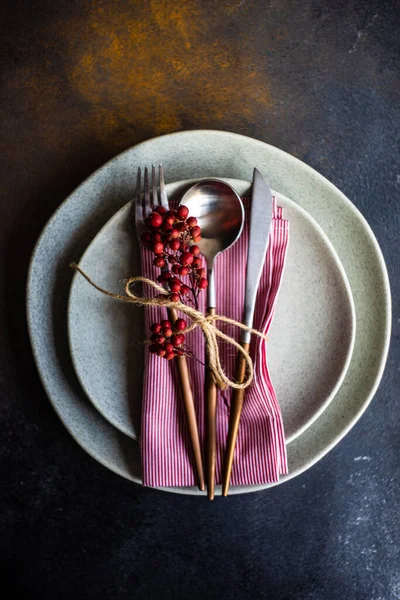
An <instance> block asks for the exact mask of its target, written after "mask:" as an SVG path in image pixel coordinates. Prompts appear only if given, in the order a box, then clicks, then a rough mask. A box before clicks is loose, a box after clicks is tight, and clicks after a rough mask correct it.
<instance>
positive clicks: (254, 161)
mask: <svg viewBox="0 0 400 600" xmlns="http://www.w3.org/2000/svg"><path fill="white" fill-rule="evenodd" d="M154 162H162V163H163V164H164V168H165V172H166V176H167V182H168V181H181V180H184V179H189V178H190V177H195V178H201V177H207V176H210V175H213V176H214V177H229V178H235V179H242V180H248V179H249V178H250V177H251V175H252V172H253V168H254V167H257V168H258V169H259V170H260V172H261V173H262V175H263V176H264V177H265V178H266V180H267V181H268V182H269V183H270V185H271V187H272V188H274V189H276V190H279V191H280V192H282V194H285V195H286V196H288V197H289V198H292V199H293V200H294V201H295V202H296V204H299V205H300V206H301V207H302V208H304V209H305V210H307V212H308V213H309V214H310V215H312V217H313V218H314V219H315V220H316V221H317V223H318V224H319V225H320V226H321V227H322V229H323V230H324V232H325V233H326V235H327V236H328V237H329V239H330V241H331V242H332V245H333V247H334V248H335V250H336V252H337V254H338V256H339V258H340V260H341V262H342V264H343V266H344V269H345V271H346V275H347V277H348V279H349V282H350V286H351V291H352V294H353V299H354V304H355V308H356V315H357V330H356V339H355V343H354V350H353V354H352V357H351V362H350V366H349V369H348V371H347V375H346V378H345V380H344V382H343V384H342V385H341V386H340V388H339V390H338V391H337V393H336V395H335V397H334V398H333V400H332V402H330V404H329V406H327V407H326V409H325V410H324V411H323V412H322V414H321V415H320V416H319V418H318V419H315V421H314V423H312V425H311V426H310V427H308V428H307V429H306V430H305V431H304V432H303V433H302V434H301V435H299V436H298V437H297V438H296V439H295V440H294V441H293V442H292V443H291V444H289V446H288V461H289V474H288V475H286V476H284V477H282V478H281V480H280V482H279V483H284V482H285V481H288V480H289V479H291V478H293V477H296V476H298V475H299V474H300V473H302V472H304V471H305V470H306V469H308V468H310V467H311V466H312V465H313V464H315V463H316V462H317V461H318V460H320V459H321V458H322V457H323V456H325V455H326V454H327V452H329V451H330V450H331V449H332V448H333V447H334V446H335V445H336V444H337V443H338V442H340V440H341V439H342V438H343V437H344V436H345V435H346V433H348V431H350V429H351V428H352V427H353V425H354V424H355V423H356V422H357V420H358V419H359V418H360V417H361V415H362V413H363V412H364V411H365V409H366V408H367V406H368V405H369V403H370V401H371V398H372V397H373V395H374V393H375V391H376V389H377V387H378V385H379V382H380V380H381V377H382V374H383V370H384V366H385V363H386V358H387V353H388V348H389V341H390V330H391V297H390V287H389V280H388V276H387V271H386V266H385V262H384V259H383V256H382V252H381V250H380V248H379V245H378V243H377V241H376V239H375V237H374V234H373V233H372V231H371V228H370V227H369V225H368V223H367V222H366V221H365V219H364V218H363V216H362V215H361V213H360V212H359V211H358V210H357V209H356V207H355V206H354V205H353V204H352V203H351V202H350V200H348V198H346V197H345V196H344V195H343V194H342V192H340V191H339V190H338V189H337V188H336V187H335V186H334V185H333V184H332V183H330V182H329V181H327V180H326V179H325V178H324V177H323V176H322V175H320V174H319V173H317V172H316V171H314V170H313V169H312V168H311V167H309V166H308V165H306V164H304V163H303V162H301V161H300V160H298V159H297V158H295V157H294V156H290V155H289V154H287V153H286V152H282V150H279V149H278V148H274V147H273V146H270V145H269V144H265V143H264V142H260V141H259V140H255V139H252V138H249V137H245V136H243V135H238V134H235V133H230V132H227V131H209V130H205V131H202V130H199V131H183V132H179V133H175V134H169V135H165V136H162V137H158V138H155V139H151V140H148V141H146V142H143V143H142V144H138V145H137V146H134V147H132V148H129V149H128V150H126V151H125V152H123V153H122V154H120V155H118V156H116V157H115V158H114V159H113V160H111V161H109V162H108V163H107V164H105V165H104V166H102V167H101V168H100V169H98V170H97V171H96V172H95V173H93V175H91V177H89V178H88V179H87V180H86V181H84V182H83V183H82V184H81V185H80V186H79V187H78V188H77V189H76V190H75V191H74V192H73V193H72V194H71V195H70V196H69V197H68V198H67V199H66V200H65V202H64V203H63V204H62V205H61V206H60V208H59V209H58V210H57V211H56V212H55V214H54V215H53V216H52V217H51V219H50V220H49V222H48V223H47V225H46V227H45V228H44V230H43V232H42V234H41V236H40V238H39V240H38V243H37V244H36V247H35V250H34V253H33V256H32V260H31V264H30V269H29V276H28V286H27V319H28V327H29V334H30V338H31V343H32V349H33V353H34V357H35V361H36V364H37V367H38V371H39V375H40V377H41V379H42V382H43V386H44V388H45V390H46V392H47V394H48V397H49V399H50V401H51V403H52V405H53V407H54V409H55V411H56V412H57V414H58V415H59V417H60V419H61V421H62V422H63V423H64V425H65V427H66V428H67V429H68V431H69V432H70V433H71V435H72V437H73V438H74V439H75V440H76V442H77V443H78V444H79V445H80V446H81V447H82V448H83V449H84V450H85V451H86V452H88V453H89V454H90V456H92V457H93V458H94V459H95V460H97V461H98V462H100V463H101V464H102V465H104V466H105V467H107V468H108V469H111V470H112V471H114V472H115V473H118V474H119V475H121V476H122V477H126V478H127V479H130V480H131V481H135V482H136V483H139V484H140V483H141V482H142V479H141V468H140V452H139V446H138V444H137V442H135V440H132V439H131V438H129V437H128V436H126V435H124V434H123V433H121V432H120V431H118V430H117V429H116V428H115V427H113V426H112V425H111V424H110V423H109V422H108V421H106V419H104V418H103V417H102V416H101V415H100V413H99V412H98V411H97V410H96V409H95V408H94V406H93V405H92V403H91V402H89V401H88V400H87V396H86V394H85V393H84V391H83V390H82V387H81V386H80V384H79V381H78V379H77V376H76V374H75V371H74V368H73V365H72V362H71V354H70V350H69V346H68V336H67V308H68V298H69V292H70V286H71V280H72V271H71V269H70V268H69V267H68V265H69V263H70V262H71V261H76V260H78V259H79V257H80V256H82V254H83V253H84V251H85V250H86V248H87V247H88V245H89V244H90V242H91V241H92V239H93V238H94V237H95V235H96V234H97V233H98V231H99V230H100V229H101V227H103V225H104V224H105V223H106V222H107V221H108V220H109V219H110V218H111V217H112V216H113V215H114V214H115V213H116V212H117V210H119V209H120V208H121V207H122V206H124V205H125V204H126V203H127V202H129V201H130V200H131V199H132V194H133V190H134V189H135V183H136V181H135V174H136V169H137V167H138V166H142V167H143V166H144V165H149V164H153V163H154ZM100 269H101V266H100V265H99V266H98V271H97V272H94V273H93V277H96V276H97V275H98V273H99V271H100ZM270 485H271V484H262V485H254V486H246V485H244V486H234V487H232V488H231V490H230V494H243V493H247V492H255V491H258V490H262V489H265V488H267V487H270ZM164 489H165V490H166V491H169V492H175V493H178V494H192V495H202V492H199V490H197V489H196V488H195V487H190V488H164ZM219 489H220V488H218V489H217V490H216V493H219Z"/></svg>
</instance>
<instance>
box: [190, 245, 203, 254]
mask: <svg viewBox="0 0 400 600" xmlns="http://www.w3.org/2000/svg"><path fill="white" fill-rule="evenodd" d="M190 252H191V253H192V254H193V256H198V255H199V254H200V252H201V250H200V248H199V247H198V246H190Z"/></svg>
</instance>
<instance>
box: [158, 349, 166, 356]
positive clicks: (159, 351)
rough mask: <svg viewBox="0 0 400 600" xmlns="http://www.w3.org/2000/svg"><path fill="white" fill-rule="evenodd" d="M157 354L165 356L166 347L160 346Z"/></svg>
mask: <svg viewBox="0 0 400 600" xmlns="http://www.w3.org/2000/svg"><path fill="white" fill-rule="evenodd" d="M157 356H165V350H164V348H160V349H159V350H157Z"/></svg>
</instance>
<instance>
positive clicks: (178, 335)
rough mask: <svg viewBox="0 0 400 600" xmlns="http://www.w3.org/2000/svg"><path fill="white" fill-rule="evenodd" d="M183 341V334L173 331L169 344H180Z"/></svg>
mask: <svg viewBox="0 0 400 600" xmlns="http://www.w3.org/2000/svg"><path fill="white" fill-rule="evenodd" d="M184 341H185V336H184V335H183V333H175V334H174V335H173V336H172V337H171V344H173V345H174V346H180V345H181V344H183V342H184Z"/></svg>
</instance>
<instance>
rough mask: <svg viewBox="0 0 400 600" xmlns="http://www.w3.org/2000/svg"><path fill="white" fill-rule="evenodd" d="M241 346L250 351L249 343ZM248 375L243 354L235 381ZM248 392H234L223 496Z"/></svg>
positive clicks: (238, 360) (226, 488) (227, 487)
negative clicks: (244, 399) (244, 400)
mask: <svg viewBox="0 0 400 600" xmlns="http://www.w3.org/2000/svg"><path fill="white" fill-rule="evenodd" d="M240 345H241V346H242V348H243V349H244V350H246V352H248V351H249V348H250V344H249V342H241V343H240ZM245 375H246V360H245V358H244V356H243V354H242V353H241V352H239V354H238V355H237V359H236V369H235V379H236V381H237V382H238V383H243V381H244V377H245ZM245 391H246V390H244V389H242V390H237V389H234V390H233V392H232V399H231V409H230V415H229V430H228V439H227V442H226V449H225V460H224V472H223V477H222V495H223V496H227V495H228V490H229V483H230V480H231V472H232V464H233V457H234V455H235V446H236V438H237V434H238V430H239V421H240V416H241V414H242V407H243V398H244V393H245Z"/></svg>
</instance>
